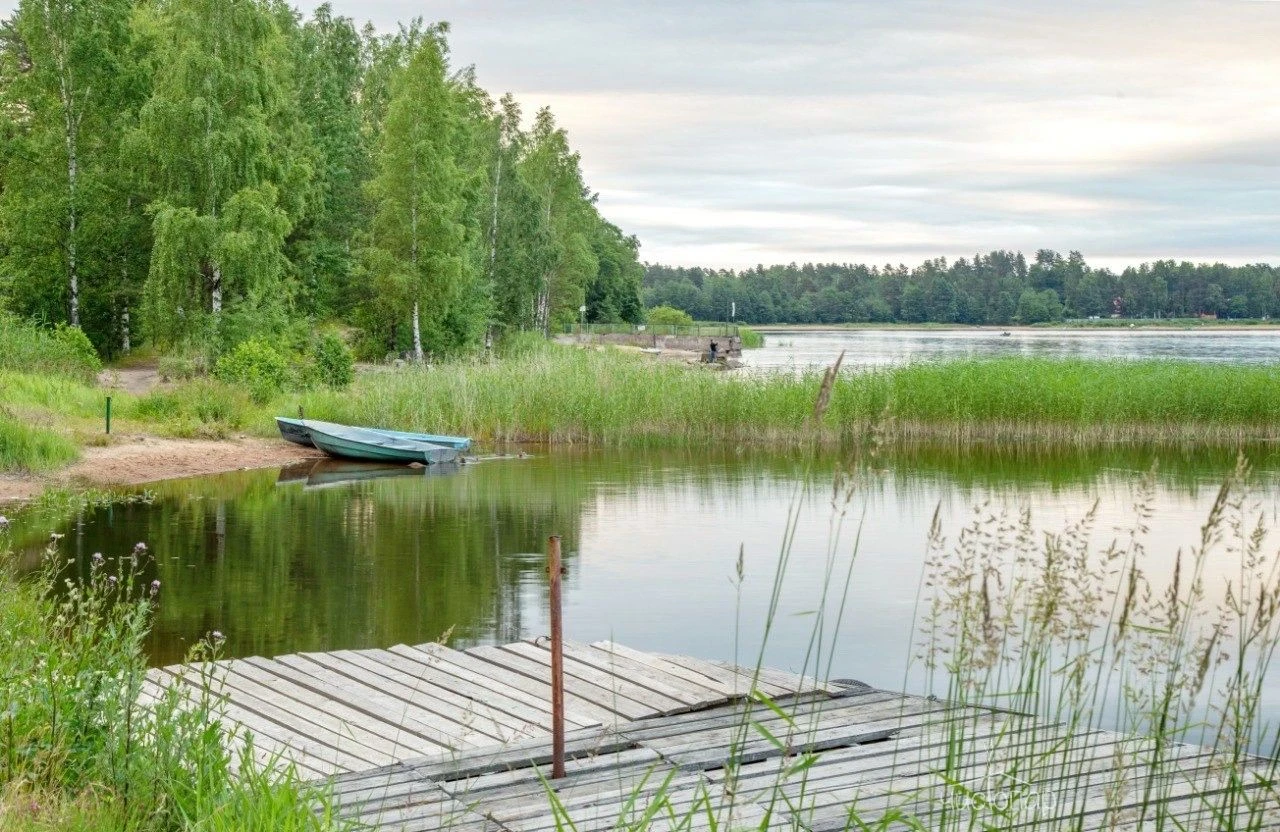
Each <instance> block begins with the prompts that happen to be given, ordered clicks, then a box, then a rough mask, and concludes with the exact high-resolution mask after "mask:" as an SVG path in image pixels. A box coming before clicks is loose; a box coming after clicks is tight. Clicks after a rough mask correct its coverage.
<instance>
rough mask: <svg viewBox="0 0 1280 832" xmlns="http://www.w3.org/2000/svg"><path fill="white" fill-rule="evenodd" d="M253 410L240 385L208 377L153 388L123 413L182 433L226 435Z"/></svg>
mask: <svg viewBox="0 0 1280 832" xmlns="http://www.w3.org/2000/svg"><path fill="white" fill-rule="evenodd" d="M250 410H251V406H250V403H249V396H248V395H246V391H244V390H242V389H240V388H239V386H238V385H237V386H232V385H230V384H225V383H223V382H221V381H218V380H216V379H207V378H206V379H195V380H193V381H190V382H188V383H186V384H183V385H180V386H178V387H174V388H173V389H171V390H153V391H151V392H150V393H148V394H147V395H145V396H142V397H141V398H139V399H138V400H137V401H136V402H135V403H134V404H133V406H132V408H130V409H129V410H127V411H125V412H123V413H121V415H122V416H128V417H131V418H134V419H138V420H141V421H146V422H157V423H161V424H162V425H163V426H164V428H165V429H166V430H167V431H168V432H170V433H174V434H176V435H179V436H223V435H225V434H226V433H228V432H230V431H233V430H239V429H240V428H241V427H242V426H243V424H244V421H245V414H246V413H248V412H249V411H250Z"/></svg>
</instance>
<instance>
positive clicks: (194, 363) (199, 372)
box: [156, 353, 209, 381]
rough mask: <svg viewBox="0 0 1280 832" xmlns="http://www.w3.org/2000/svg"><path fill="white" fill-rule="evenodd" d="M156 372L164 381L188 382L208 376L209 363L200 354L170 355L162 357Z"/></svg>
mask: <svg viewBox="0 0 1280 832" xmlns="http://www.w3.org/2000/svg"><path fill="white" fill-rule="evenodd" d="M156 370H157V371H158V372H159V373H160V378H162V379H164V380H165V381H188V380H190V379H193V378H198V377H199V376H204V375H208V374H209V361H208V359H207V358H206V357H205V356H204V355H202V354H200V353H172V354H170V355H166V356H162V357H161V358H160V360H159V361H158V362H157V366H156Z"/></svg>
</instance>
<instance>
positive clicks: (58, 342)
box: [0, 312, 102, 381]
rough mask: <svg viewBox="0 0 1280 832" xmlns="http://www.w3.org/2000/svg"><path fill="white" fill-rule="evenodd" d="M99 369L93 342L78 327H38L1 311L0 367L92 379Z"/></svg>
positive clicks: (100, 362) (99, 362)
mask: <svg viewBox="0 0 1280 832" xmlns="http://www.w3.org/2000/svg"><path fill="white" fill-rule="evenodd" d="M101 369H102V361H101V360H100V359H99V358H98V355H97V353H96V352H94V349H93V345H92V344H90V343H89V339H88V338H87V337H86V336H85V334H84V333H83V332H81V331H80V330H79V329H75V328H70V327H57V328H53V329H46V328H41V327H38V326H36V325H34V324H32V323H30V322H28V321H25V320H23V319H22V318H19V317H17V316H16V315H11V314H8V313H6V312H0V370H22V371H25V372H32V373H45V374H55V375H65V376H72V377H74V378H79V379H82V380H85V381H88V380H91V379H92V378H93V377H94V376H95V375H96V374H97V373H98V371H99V370H101Z"/></svg>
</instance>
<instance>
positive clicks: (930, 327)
mask: <svg viewBox="0 0 1280 832" xmlns="http://www.w3.org/2000/svg"><path fill="white" fill-rule="evenodd" d="M750 326H751V328H752V329H753V330H755V331H756V332H759V333H776V332H839V331H841V330H859V331H860V330H872V331H874V330H885V331H898V332H1073V331H1077V330H1090V331H1108V330H1112V331H1117V332H1120V331H1123V332H1128V331H1130V330H1139V329H1140V330H1145V331H1156V332H1201V331H1213V332H1276V331H1280V320H1276V321H1258V322H1255V323H1246V322H1241V321H1222V322H1220V323H1219V322H1215V321H1191V320H1187V321H1128V320H1123V319H1119V320H1117V319H1110V320H1108V321H1079V322H1070V323H1067V322H1064V323H1057V324H1032V325H1018V324H1009V325H1007V326H1001V325H999V324H930V323H923V324H907V323H848V324H751V325H750Z"/></svg>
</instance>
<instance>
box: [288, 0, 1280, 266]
mask: <svg viewBox="0 0 1280 832" xmlns="http://www.w3.org/2000/svg"><path fill="white" fill-rule="evenodd" d="M315 5H316V3H313V2H305V1H304V2H302V3H301V8H303V9H304V10H309V9H310V8H313V7H314V6H315ZM332 6H333V7H334V9H335V11H336V12H337V13H339V14H344V15H348V16H350V17H353V18H355V19H356V20H357V21H360V22H363V21H365V20H370V21H372V22H373V23H374V25H375V26H377V27H378V28H380V29H382V30H391V29H393V28H394V27H395V25H396V23H397V21H400V20H407V19H409V18H411V17H413V16H415V15H422V16H424V17H425V18H426V19H428V20H447V21H449V22H450V24H451V26H452V34H451V37H450V42H451V45H452V51H453V61H454V64H455V65H457V66H463V65H467V64H474V65H475V67H476V70H477V75H478V78H479V80H480V82H481V84H482V85H483V86H485V87H486V88H487V89H488V90H490V92H492V93H493V94H494V96H495V98H496V97H497V96H498V95H500V94H501V93H503V92H506V91H510V92H513V93H515V94H516V96H517V97H518V98H519V99H520V101H521V102H522V103H523V105H524V107H525V111H526V113H527V114H530V115H531V114H532V113H533V112H534V111H535V110H536V109H537V108H538V107H541V106H543V105H550V106H551V108H552V109H553V111H554V112H555V113H556V115H557V117H558V119H559V121H560V123H561V124H562V125H563V126H564V127H565V128H566V129H567V130H568V132H569V136H570V140H571V141H572V143H573V144H574V146H575V147H576V149H577V150H579V151H580V153H581V155H582V164H583V168H584V171H585V174H586V177H587V181H588V184H589V185H590V186H591V187H592V188H593V189H594V190H595V191H597V192H598V193H599V204H600V207H601V210H602V212H603V213H604V214H605V216H607V217H608V218H609V219H611V220H612V221H614V222H615V223H617V224H618V225H619V226H621V227H622V228H623V229H624V230H625V231H627V232H628V233H633V234H636V235H637V236H638V237H639V238H640V241H641V243H642V249H641V257H642V259H645V260H648V261H650V262H664V263H671V264H681V265H704V266H712V267H745V266H751V265H754V264H756V263H774V262H783V263H785V262H790V261H796V262H803V261H808V260H817V261H841V262H871V263H887V262H893V263H899V262H906V263H908V264H915V263H918V262H919V261H921V260H924V259H927V258H931V257H939V256H945V257H948V258H951V259H954V258H955V257H958V256H966V255H969V256H971V255H972V254H974V253H975V252H978V251H983V252H985V251H989V250H992V249H996V248H1010V249H1021V250H1023V251H1026V252H1028V253H1030V252H1032V251H1034V250H1035V249H1038V248H1053V249H1057V250H1060V251H1069V250H1073V249H1075V250H1079V251H1082V252H1083V253H1084V254H1085V256H1086V257H1087V258H1088V259H1089V261H1090V262H1091V263H1094V264H1095V265H1110V266H1123V265H1127V264H1130V263H1136V262H1140V261H1144V260H1151V259H1156V258H1176V259H1191V260H1210V261H1212V260H1221V261H1224V262H1230V263H1242V262H1257V261H1271V262H1280V49H1278V48H1277V44H1280V2H1268V1H1267V0H1214V1H1213V2H1185V1H1184V0H1163V1H1162V2H1150V3H1132V2H1123V0H1113V2H1093V1H1092V0H1065V1H1064V0H1056V1H1055V2H1041V0H1021V1H1020V2H969V1H968V0H948V2H935V3H921V2H911V1H910V0H905V2H904V1H903V0H897V1H896V2H856V1H855V2H849V0H844V1H843V2H827V0H790V1H789V2H752V0H738V2H720V0H711V1H710V2H707V1H706V0H684V2H675V0H627V1H626V2H618V1H617V0H595V1H594V2H587V1H586V0H557V2H515V1H514V0H512V1H510V2H480V1H479V0H435V1H434V2H432V1H428V2H422V1H421V0H359V1H358V2H357V0H332Z"/></svg>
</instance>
